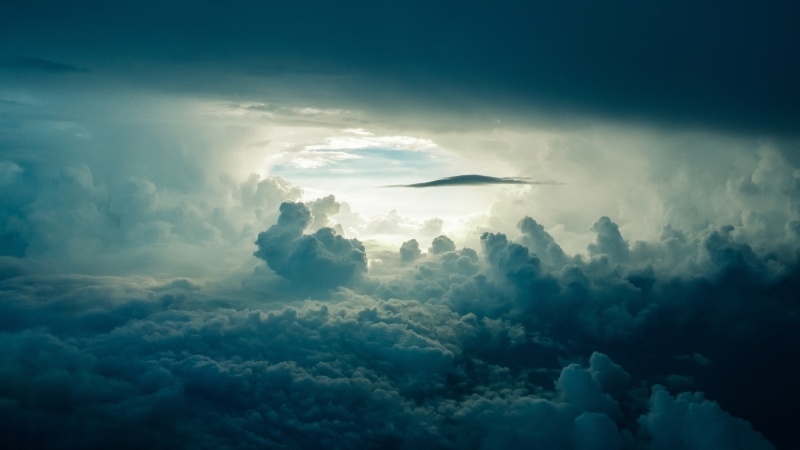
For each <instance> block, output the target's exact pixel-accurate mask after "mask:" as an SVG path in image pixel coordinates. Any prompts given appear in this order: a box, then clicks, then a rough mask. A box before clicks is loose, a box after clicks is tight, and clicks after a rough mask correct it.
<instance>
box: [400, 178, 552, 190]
mask: <svg viewBox="0 0 800 450" xmlns="http://www.w3.org/2000/svg"><path fill="white" fill-rule="evenodd" d="M490 184H561V183H558V182H556V181H532V180H529V179H527V178H512V177H502V178H498V177H490V176H486V175H456V176H452V177H447V178H442V179H439V180H433V181H426V182H423V183H413V184H395V185H391V186H387V187H410V188H428V187H443V186H483V185H490Z"/></svg>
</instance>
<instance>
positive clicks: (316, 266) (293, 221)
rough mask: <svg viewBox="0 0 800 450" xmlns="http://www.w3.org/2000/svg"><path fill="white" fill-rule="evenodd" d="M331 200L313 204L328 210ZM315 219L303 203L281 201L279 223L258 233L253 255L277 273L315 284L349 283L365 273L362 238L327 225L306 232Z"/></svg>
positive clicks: (294, 280) (331, 198)
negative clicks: (343, 235) (350, 235)
mask: <svg viewBox="0 0 800 450" xmlns="http://www.w3.org/2000/svg"><path fill="white" fill-rule="evenodd" d="M330 202H334V199H333V197H332V196H331V197H327V198H326V199H322V200H321V201H318V202H316V203H312V207H315V206H316V207H317V209H319V210H320V211H323V212H325V213H327V211H328V209H329V207H326V204H327V203H330ZM320 205H322V206H320ZM325 217H326V218H327V215H325ZM314 220H315V219H314V216H312V215H311V210H310V209H309V208H308V206H306V205H305V204H304V203H294V202H285V203H282V204H281V206H280V216H279V217H278V223H276V224H275V225H272V226H271V227H270V228H269V229H268V230H267V231H264V232H261V233H259V235H258V239H257V240H256V245H257V246H258V250H257V251H256V252H255V253H254V255H255V256H257V257H258V258H261V259H263V260H264V261H266V262H267V265H268V266H269V267H270V268H271V269H272V270H274V271H275V273H277V274H278V275H280V276H282V277H285V278H287V279H289V280H291V281H293V282H296V283H307V284H309V285H313V286H320V287H331V286H338V285H342V284H347V283H349V282H350V281H351V280H353V279H354V278H357V277H359V276H361V275H362V274H364V273H365V272H366V270H367V256H366V251H365V249H364V246H363V245H362V244H361V242H359V241H358V240H357V239H345V238H344V237H342V236H341V235H337V234H335V232H334V230H333V229H331V228H327V227H323V228H319V229H318V230H316V231H315V232H313V233H312V234H304V231H305V230H306V228H308V227H310V226H311V225H312V223H313V222H314Z"/></svg>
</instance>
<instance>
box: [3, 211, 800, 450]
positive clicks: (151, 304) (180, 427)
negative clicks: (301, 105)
mask: <svg viewBox="0 0 800 450" xmlns="http://www.w3.org/2000/svg"><path fill="white" fill-rule="evenodd" d="M336 203H337V202H336V201H335V199H332V198H330V199H328V200H325V199H321V200H320V201H316V202H312V203H311V206H310V207H309V206H308V205H307V204H304V203H299V202H284V203H283V204H281V206H280V215H279V216H278V217H277V219H276V223H274V224H273V225H272V226H270V227H269V228H268V229H267V231H265V232H262V233H261V234H260V235H259V237H258V240H257V241H256V244H257V247H258V249H257V251H256V253H255V255H256V256H258V257H259V258H262V259H264V260H265V262H266V263H267V265H268V266H269V267H270V268H271V269H272V270H274V271H275V273H276V274H277V275H279V276H281V277H283V278H285V279H286V281H287V282H288V283H290V284H293V285H297V286H302V287H304V288H306V289H311V290H310V291H308V290H306V292H310V293H311V294H310V296H311V298H310V299H307V300H289V299H286V300H283V301H278V302H275V301H272V302H266V303H265V299H266V298H267V297H266V296H265V295H264V294H258V293H255V296H254V295H253V294H254V292H248V291H247V288H246V287H245V288H242V287H240V288H237V289H234V290H231V289H230V288H225V289H223V290H220V288H215V287H213V286H202V285H198V284H196V283H193V282H191V281H189V280H185V279H176V280H173V281H171V282H168V283H160V282H155V281H153V280H151V279H141V278H140V279H136V278H131V277H129V278H114V277H106V278H99V277H82V276H75V275H70V276H67V275H60V276H56V275H40V274H37V273H35V272H31V268H30V267H28V268H22V269H21V272H17V273H16V274H12V275H11V276H7V277H6V279H5V280H4V281H2V283H1V284H0V289H2V292H3V293H4V298H5V300H4V302H3V304H2V311H0V312H1V313H2V314H0V315H1V316H2V317H3V318H4V319H2V322H1V323H0V326H2V335H0V338H2V340H3V346H4V348H5V349H6V351H5V352H4V354H3V356H2V359H3V364H2V367H3V370H2V372H0V377H1V378H2V381H3V382H2V383H0V384H2V386H3V388H2V391H0V395H1V396H2V399H3V401H2V403H0V415H2V417H3V420H2V421H0V423H2V424H3V429H2V434H3V436H4V437H5V438H6V439H7V440H8V441H9V442H12V443H13V444H14V446H15V447H18V448H38V447H52V446H55V445H59V446H61V447H66V448H78V447H80V448H87V447H89V448H99V447H108V446H115V447H124V448H129V447H130V448H134V447H138V448H141V447H142V446H147V447H152V446H155V447H166V446H178V447H215V448H222V447H232V446H236V447H238V448H251V447H252V448H256V447H264V446H266V447H275V448H309V447H316V446H325V447H326V448H354V447H358V448H411V447H414V448H437V449H438V448H499V447H503V448H513V447H519V446H525V445H529V444H535V445H538V446H541V447H544V448H575V449H634V448H665V449H666V448H698V447H703V448H710V447H713V448H720V449H726V448H730V449H734V448H736V449H738V448H747V449H770V448H774V447H773V446H772V444H770V443H769V442H768V441H767V440H766V439H765V438H764V437H763V435H762V434H760V433H758V432H757V431H754V429H753V426H752V425H751V423H749V422H748V421H746V420H742V419H739V418H736V416H742V415H747V416H750V417H751V418H752V419H753V420H754V421H757V422H758V423H759V424H760V425H763V427H765V428H766V429H768V430H769V431H770V432H772V433H774V434H773V436H780V439H783V440H782V441H781V442H782V444H784V445H789V444H790V443H791V442H793V439H796V435H795V436H792V435H791V434H788V433H789V431H788V429H785V428H783V429H782V428H781V425H780V423H781V422H782V423H786V422H785V421H784V419H785V418H786V417H787V414H788V417H792V414H794V413H792V412H791V411H792V410H793V405H792V404H791V401H790V399H792V398H794V397H795V395H794V394H796V389H795V388H793V387H791V385H787V384H781V386H782V389H783V391H782V392H781V396H782V398H784V399H786V400H785V401H780V400H776V396H775V395H771V394H776V393H775V392H771V391H770V389H774V386H773V387H772V388H770V386H771V385H774V384H777V383H779V382H780V380H781V379H782V378H781V377H783V376H787V377H794V376H796V375H798V374H800V368H798V367H797V366H796V365H792V364H791V363H789V364H788V365H787V364H786V363H784V364H783V367H782V373H783V374H784V375H780V374H777V373H776V372H775V371H774V370H773V367H771V366H770V364H771V361H777V360H781V361H784V362H786V361H792V356H791V355H793V354H795V352H796V351H797V350H798V348H797V342H800V340H798V339H797V338H798V337H800V336H798V331H797V330H798V329H800V328H798V327H797V314H796V312H797V307H798V305H797V301H796V296H795V295H794V294H795V293H796V292H797V287H798V286H797V282H798V281H797V280H798V276H797V262H798V261H797V254H798V253H797V251H795V253H794V254H793V256H792V257H791V258H789V259H781V258H780V257H777V256H776V255H775V254H771V253H767V254H762V253H759V252H757V251H755V250H754V249H753V248H752V247H750V246H749V245H748V244H747V243H746V242H742V241H740V240H738V239H737V238H736V237H735V236H733V235H732V231H733V230H732V229H731V227H723V228H721V229H709V230H707V231H706V232H704V233H702V234H699V235H689V236H687V235H684V234H682V233H681V232H679V231H677V230H665V232H664V235H663V236H662V239H661V240H659V241H657V242H649V243H645V242H636V243H634V244H633V245H631V244H630V243H629V242H627V241H626V240H625V239H624V237H623V236H622V234H621V233H620V231H619V228H618V227H617V225H616V224H615V223H614V222H613V221H612V220H611V219H610V218H608V217H602V218H600V219H599V220H597V221H596V222H595V223H594V224H593V225H592V226H591V230H592V231H593V232H594V233H595V236H596V237H595V239H594V241H593V242H591V243H590V244H589V245H588V256H580V255H569V254H567V253H565V252H564V251H563V250H562V249H561V248H560V246H559V245H558V243H557V242H556V241H555V240H554V239H553V238H552V237H551V236H550V235H549V233H548V232H547V231H545V230H544V228H543V227H542V225H540V224H539V223H537V221H536V220H534V219H532V218H530V217H525V218H523V219H522V220H521V221H520V222H519V224H518V229H519V233H518V235H517V236H516V237H514V238H513V239H510V238H509V237H507V236H506V235H505V234H502V233H492V232H485V233H483V234H482V235H481V236H480V243H481V248H480V249H479V251H476V250H473V249H470V248H460V249H459V248H457V247H456V245H455V244H454V243H453V241H452V240H451V239H449V238H448V237H446V236H439V237H437V238H435V239H433V241H432V242H431V245H430V247H429V248H428V251H427V253H424V254H423V253H422V251H421V249H420V245H419V243H417V242H416V241H408V242H406V243H405V244H403V245H402V246H401V247H400V248H399V249H397V253H396V257H395V258H396V259H392V258H389V257H386V258H383V259H382V260H381V261H375V262H374V264H373V267H372V268H371V270H370V271H369V272H367V270H366V255H365V252H364V248H363V246H361V245H360V244H359V243H358V241H356V240H347V239H345V238H343V237H341V236H339V235H336V234H335V233H334V231H333V229H331V228H328V227H322V228H319V229H317V230H316V231H311V230H309V226H310V225H311V224H312V223H314V222H315V221H314V216H312V213H311V210H312V209H317V210H318V211H319V212H318V214H320V215H322V216H324V215H325V213H324V211H328V210H331V208H332V205H334V204H336ZM323 204H324V205H328V206H326V207H323V206H321V205H323ZM373 272H374V273H373ZM262 276H264V275H262ZM274 286H275V287H277V288H278V289H285V288H279V287H278V286H279V285H274ZM337 286H348V288H337ZM257 289H260V288H257ZM745 367H749V369H748V370H745V369H744V368H745ZM720 377H724V378H725V380H726V383H725V384H724V385H718V384H717V383H718V380H719V379H720ZM754 377H755V379H754ZM745 386H750V388H754V389H757V390H758V391H759V392H763V396H757V397H752V396H751V397H743V396H741V395H740V392H738V391H737V388H738V389H742V388H744V387H745ZM700 391H705V392H706V394H705V395H704V394H703V393H702V392H700ZM707 397H710V398H712V399H713V400H709V399H707ZM726 405H728V406H726ZM729 407H730V408H732V409H734V410H736V411H738V412H737V413H734V414H731V413H729V412H726V410H727V409H728V408H729ZM757 410H761V411H764V412H762V413H761V414H760V415H759V414H753V411H757ZM773 421H774V422H773ZM772 427H774V428H772ZM756 429H757V430H758V428H756ZM759 431H760V430H759ZM779 433H784V434H779Z"/></svg>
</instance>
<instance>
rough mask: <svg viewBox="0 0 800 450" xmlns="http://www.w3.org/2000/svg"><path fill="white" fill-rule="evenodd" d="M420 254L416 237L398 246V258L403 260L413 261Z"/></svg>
mask: <svg viewBox="0 0 800 450" xmlns="http://www.w3.org/2000/svg"><path fill="white" fill-rule="evenodd" d="M421 256H422V250H420V249H419V242H417V240H416V239H411V240H410V241H406V242H403V245H401V246H400V259H401V260H403V261H414V260H415V259H419V258H420V257H421Z"/></svg>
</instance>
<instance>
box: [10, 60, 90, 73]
mask: <svg viewBox="0 0 800 450" xmlns="http://www.w3.org/2000/svg"><path fill="white" fill-rule="evenodd" d="M0 68H1V69H6V70H25V71H34V72H46V73H55V74H58V73H71V72H86V70H85V69H81V68H79V67H76V66H73V65H72V64H65V63H61V62H56V61H50V60H47V59H42V58H33V57H17V58H6V59H4V60H0Z"/></svg>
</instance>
